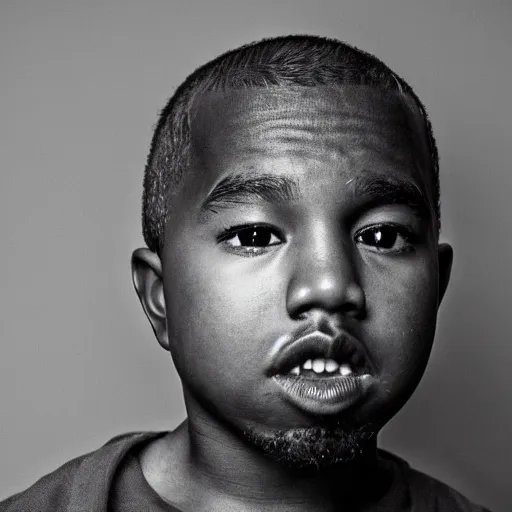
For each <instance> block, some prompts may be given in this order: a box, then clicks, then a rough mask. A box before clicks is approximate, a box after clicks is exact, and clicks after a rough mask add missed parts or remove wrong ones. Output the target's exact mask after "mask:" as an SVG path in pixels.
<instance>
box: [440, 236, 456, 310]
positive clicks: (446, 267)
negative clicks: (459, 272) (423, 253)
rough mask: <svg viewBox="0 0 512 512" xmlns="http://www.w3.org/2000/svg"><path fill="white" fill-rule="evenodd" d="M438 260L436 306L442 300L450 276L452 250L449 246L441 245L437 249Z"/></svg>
mask: <svg viewBox="0 0 512 512" xmlns="http://www.w3.org/2000/svg"><path fill="white" fill-rule="evenodd" d="M438 260H439V295H438V296H439V298H438V305H439V304H441V301H442V300H443V297H444V294H445V292H446V289H447V288H448V283H449V282H450V274H451V271H452V263H453V248H452V246H451V245H450V244H447V243H442V244H439V247H438Z"/></svg>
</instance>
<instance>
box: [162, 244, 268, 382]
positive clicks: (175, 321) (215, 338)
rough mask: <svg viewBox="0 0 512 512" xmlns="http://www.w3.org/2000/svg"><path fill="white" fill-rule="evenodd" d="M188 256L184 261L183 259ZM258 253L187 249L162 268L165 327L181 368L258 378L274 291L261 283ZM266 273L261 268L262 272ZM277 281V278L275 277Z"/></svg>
mask: <svg viewBox="0 0 512 512" xmlns="http://www.w3.org/2000/svg"><path fill="white" fill-rule="evenodd" d="M184 262H186V264H184ZM260 265H261V263H260V262H259V261H258V259H257V258H251V259H250V260H249V259H245V258H235V257H232V256H229V255H228V256H226V255H222V256H216V255H215V254H211V253H210V255H209V257H207V256H206V251H205V250H204V249H202V250H201V251H190V253H189V254H185V255H181V258H180V259H179V261H177V260H175V261H174V262H173V261H169V265H168V270H167V271H165V272H164V279H165V294H166V306H167V318H168V329H169V334H170V342H171V345H172V347H173V356H174V357H175V362H176V365H177V366H180V367H181V368H179V370H181V371H180V373H182V376H183V377H185V376H184V375H183V373H190V374H191V375H194V374H195V375H197V374H198V372H199V373H201V374H202V375H204V376H205V377H207V378H210V379H213V378H216V376H218V375H219V373H222V379H223V382H225V383H226V385H228V384H229V382H230V380H234V379H235V378H237V379H247V380H250V379H252V378H256V374H257V373H258V372H261V368H260V367H258V365H257V362H258V361H261V360H262V355H263V354H264V351H265V350H267V349H268V342H269V341H270V342H271V341H272V340H271V339H270V340H269V338H271V337H272V336H276V335H277V333H276V334H274V333H272V332H271V328H272V325H275V322H273V321H272V318H273V315H275V311H276V310H277V307H278V306H277V305H276V304H275V302H276V297H277V295H278V293H277V291H276V289H274V288H275V287H273V286H272V283H273V282H275V281H273V280H271V279H268V280H266V281H265V286H262V271H261V269H260V268H258V267H259V266H260ZM263 274H264V273H263ZM276 284H277V283H276Z"/></svg>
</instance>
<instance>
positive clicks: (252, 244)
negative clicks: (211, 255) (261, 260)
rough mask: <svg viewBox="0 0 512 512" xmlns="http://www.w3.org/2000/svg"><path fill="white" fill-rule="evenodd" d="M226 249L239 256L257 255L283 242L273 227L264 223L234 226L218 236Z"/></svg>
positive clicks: (282, 238)
mask: <svg viewBox="0 0 512 512" xmlns="http://www.w3.org/2000/svg"><path fill="white" fill-rule="evenodd" d="M218 242H219V243H221V244H222V245H223V246H224V247H225V249H226V250H228V251H229V252H233V253H235V254H240V255H241V256H258V255H259V254H263V253H265V252H268V251H269V250H270V249H271V248H272V247H274V246H277V245H280V244H282V243H283V242H284V237H283V236H282V235H281V234H280V233H279V231H278V230H277V229H275V228H273V227H270V226H265V225H250V226H236V227H234V228H230V229H228V230H227V231H226V232H225V233H223V234H222V235H220V236H219V237H218Z"/></svg>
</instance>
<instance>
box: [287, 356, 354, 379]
mask: <svg viewBox="0 0 512 512" xmlns="http://www.w3.org/2000/svg"><path fill="white" fill-rule="evenodd" d="M301 369H304V370H313V371H314V372H315V373H335V372H339V373H340V374H341V375H343V376H347V375H350V374H351V373H352V368H351V367H350V365H349V364H347V363H344V364H341V365H340V364H338V363H337V362H336V361H335V360H334V359H322V358H318V359H308V360H307V361H306V362H305V363H304V364H303V365H302V367H301V366H296V367H295V368H293V369H292V370H291V371H290V373H291V374H293V375H299V374H300V372H301Z"/></svg>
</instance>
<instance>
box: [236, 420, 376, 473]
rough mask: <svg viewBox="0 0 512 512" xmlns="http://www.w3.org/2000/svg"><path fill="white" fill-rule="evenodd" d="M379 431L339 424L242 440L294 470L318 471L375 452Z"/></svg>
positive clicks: (254, 435) (257, 434) (250, 434)
mask: <svg viewBox="0 0 512 512" xmlns="http://www.w3.org/2000/svg"><path fill="white" fill-rule="evenodd" d="M377 433H378V428H377V427H375V428H374V427H373V426H372V425H366V426H364V427H359V428H357V429H354V428H349V427H347V426H345V425H342V424H341V423H335V424H334V425H332V426H319V425H318V426H313V427H302V428H291V429H287V430H274V431H271V432H262V431H260V430H256V429H252V430H246V431H244V437H245V439H246V440H247V441H248V442H249V443H250V444H252V445H253V446H255V447H257V448H258V449H259V450H261V451H262V452H263V453H264V454H265V455H266V456H267V457H269V458H270V459H272V460H274V461H275V462H277V463H279V464H282V465H283V466H285V467H287V468H289V469H294V470H313V471H321V470H325V469H333V468H335V467H343V466H350V465H355V464H358V463H360V462H361V461H362V460H365V459H366V458H367V457H366V456H367V455H368V454H371V453H372V451H373V452H374V451H375V447H376V436H377Z"/></svg>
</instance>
